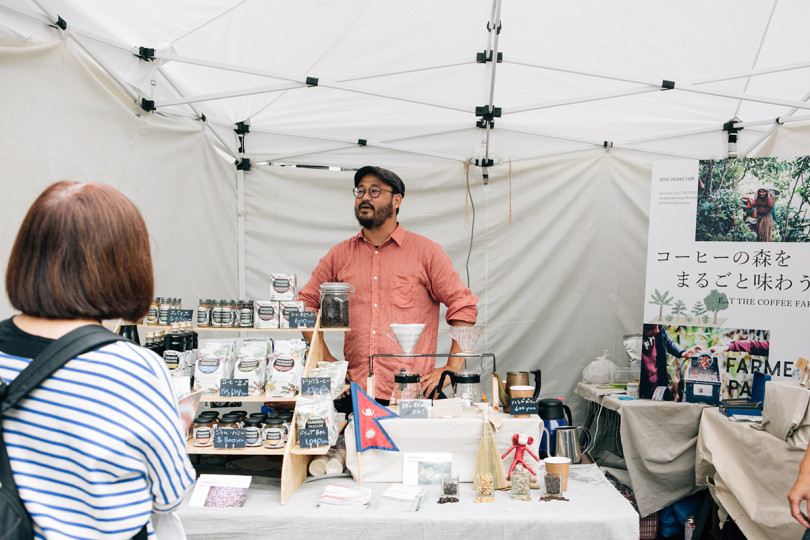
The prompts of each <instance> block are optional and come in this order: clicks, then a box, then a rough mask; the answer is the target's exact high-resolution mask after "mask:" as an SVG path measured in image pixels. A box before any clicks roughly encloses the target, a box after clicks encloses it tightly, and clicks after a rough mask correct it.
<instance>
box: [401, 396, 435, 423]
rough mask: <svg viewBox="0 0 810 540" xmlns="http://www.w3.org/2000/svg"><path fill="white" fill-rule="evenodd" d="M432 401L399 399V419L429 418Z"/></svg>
mask: <svg viewBox="0 0 810 540" xmlns="http://www.w3.org/2000/svg"><path fill="white" fill-rule="evenodd" d="M431 403H432V401H431V400H429V399H401V400H399V401H398V402H397V409H398V410H399V416H400V418H429V417H430V408H431Z"/></svg>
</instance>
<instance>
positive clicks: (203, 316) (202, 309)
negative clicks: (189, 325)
mask: <svg viewBox="0 0 810 540" xmlns="http://www.w3.org/2000/svg"><path fill="white" fill-rule="evenodd" d="M197 326H199V327H203V328H208V327H209V326H211V299H210V298H200V305H198V306H197Z"/></svg>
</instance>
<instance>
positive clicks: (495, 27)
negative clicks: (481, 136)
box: [484, 0, 501, 163]
mask: <svg viewBox="0 0 810 540" xmlns="http://www.w3.org/2000/svg"><path fill="white" fill-rule="evenodd" d="M493 11H494V12H495V14H494V15H495V16H494V18H493V19H492V21H491V24H492V27H491V30H490V31H489V34H490V37H491V36H492V33H493V32H494V33H495V37H494V38H492V43H493V44H492V49H491V52H492V59H491V60H490V62H489V69H490V72H489V73H490V79H489V103H488V105H489V112H490V113H491V112H492V111H494V110H495V72H496V68H497V67H498V43H499V40H500V35H501V34H500V26H501V0H495V1H494V3H493ZM488 52H489V51H488ZM491 130H492V125H491V124H490V122H487V123H486V134H485V146H484V163H488V162H489V137H490V134H491Z"/></svg>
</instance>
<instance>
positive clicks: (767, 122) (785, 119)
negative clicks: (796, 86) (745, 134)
mask: <svg viewBox="0 0 810 540" xmlns="http://www.w3.org/2000/svg"><path fill="white" fill-rule="evenodd" d="M788 114H789V113H788ZM808 120H810V115H807V114H805V115H802V116H788V117H784V116H780V117H779V121H778V122H777V121H776V120H774V119H773V118H771V119H769V120H754V121H753V122H737V123H735V124H734V127H735V128H748V127H756V126H774V124H777V125H778V124H791V123H794V122H805V121H808Z"/></svg>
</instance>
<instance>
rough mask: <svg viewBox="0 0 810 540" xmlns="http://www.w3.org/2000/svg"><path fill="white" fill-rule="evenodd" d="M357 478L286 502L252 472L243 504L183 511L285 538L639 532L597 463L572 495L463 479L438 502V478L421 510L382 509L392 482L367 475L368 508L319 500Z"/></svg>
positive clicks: (554, 536)
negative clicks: (526, 495) (449, 499)
mask: <svg viewBox="0 0 810 540" xmlns="http://www.w3.org/2000/svg"><path fill="white" fill-rule="evenodd" d="M329 482H333V483H337V484H346V485H354V482H353V481H352V480H351V479H350V478H345V477H344V478H337V479H334V478H333V479H328V480H318V481H315V482H305V483H304V484H303V485H302V486H301V487H300V488H299V489H298V491H296V493H295V494H294V495H293V496H292V497H291V498H290V500H289V501H288V502H287V504H286V505H284V506H281V504H280V502H279V489H278V487H277V483H276V485H273V483H272V482H271V481H269V480H268V479H266V478H258V477H257V478H254V481H253V484H251V488H250V490H249V491H248V496H247V500H246V501H245V505H244V507H242V508H200V507H190V506H188V498H187V499H186V501H185V502H184V503H183V505H182V506H181V507H180V509H179V511H178V513H179V515H180V518H181V520H182V522H183V525H184V527H185V530H186V535H187V536H188V539H189V540H208V539H210V540H221V539H223V538H239V539H240V540H250V539H265V538H284V539H285V540H295V539H298V538H300V539H306V540H311V539H313V538H328V539H330V540H333V539H343V538H361V537H364V538H385V539H397V538H402V539H405V540H415V539H420V538H424V539H430V540H435V539H436V538H467V539H474V538H475V539H477V538H490V539H493V538H509V539H519V538H527V539H528V538H531V539H534V538H543V539H544V540H571V539H573V538H583V539H597V538H598V539H600V540H637V539H638V537H639V520H638V514H637V513H636V512H635V510H633V507H632V506H631V505H630V503H628V502H627V501H626V500H625V499H624V497H622V496H621V495H620V494H619V492H618V491H616V490H615V489H614V488H613V486H612V485H611V484H610V483H609V482H608V481H607V480H606V479H605V477H604V475H602V473H601V472H600V471H599V469H597V468H596V467H595V466H594V465H580V466H576V467H574V468H572V470H571V473H570V477H569V481H568V491H567V492H566V494H565V495H566V497H567V498H568V499H569V501H548V502H545V501H543V502H541V501H539V498H540V496H541V493H540V492H539V491H532V500H531V501H512V500H511V499H510V494H509V492H507V491H500V492H496V494H495V495H496V496H495V502H494V503H479V504H476V503H474V502H473V500H474V499H475V492H474V491H473V488H472V484H467V483H463V484H462V485H461V496H460V502H458V503H453V504H437V502H436V500H437V499H438V496H439V495H438V491H439V490H438V486H433V487H432V491H431V493H430V497H429V499H428V501H427V502H426V503H425V505H424V506H423V508H422V509H421V510H419V511H418V512H386V511H381V510H377V505H378V502H379V498H380V496H381V495H382V493H383V492H384V491H385V490H386V489H387V488H388V486H389V485H390V484H370V483H364V484H363V485H364V486H365V487H369V488H371V489H372V490H373V496H372V502H371V506H370V508H368V509H367V510H357V509H353V510H349V509H345V508H342V509H323V508H317V505H316V501H317V499H318V496H319V495H320V494H321V493H322V492H323V489H324V487H325V486H326V484H327V483H329Z"/></svg>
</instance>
